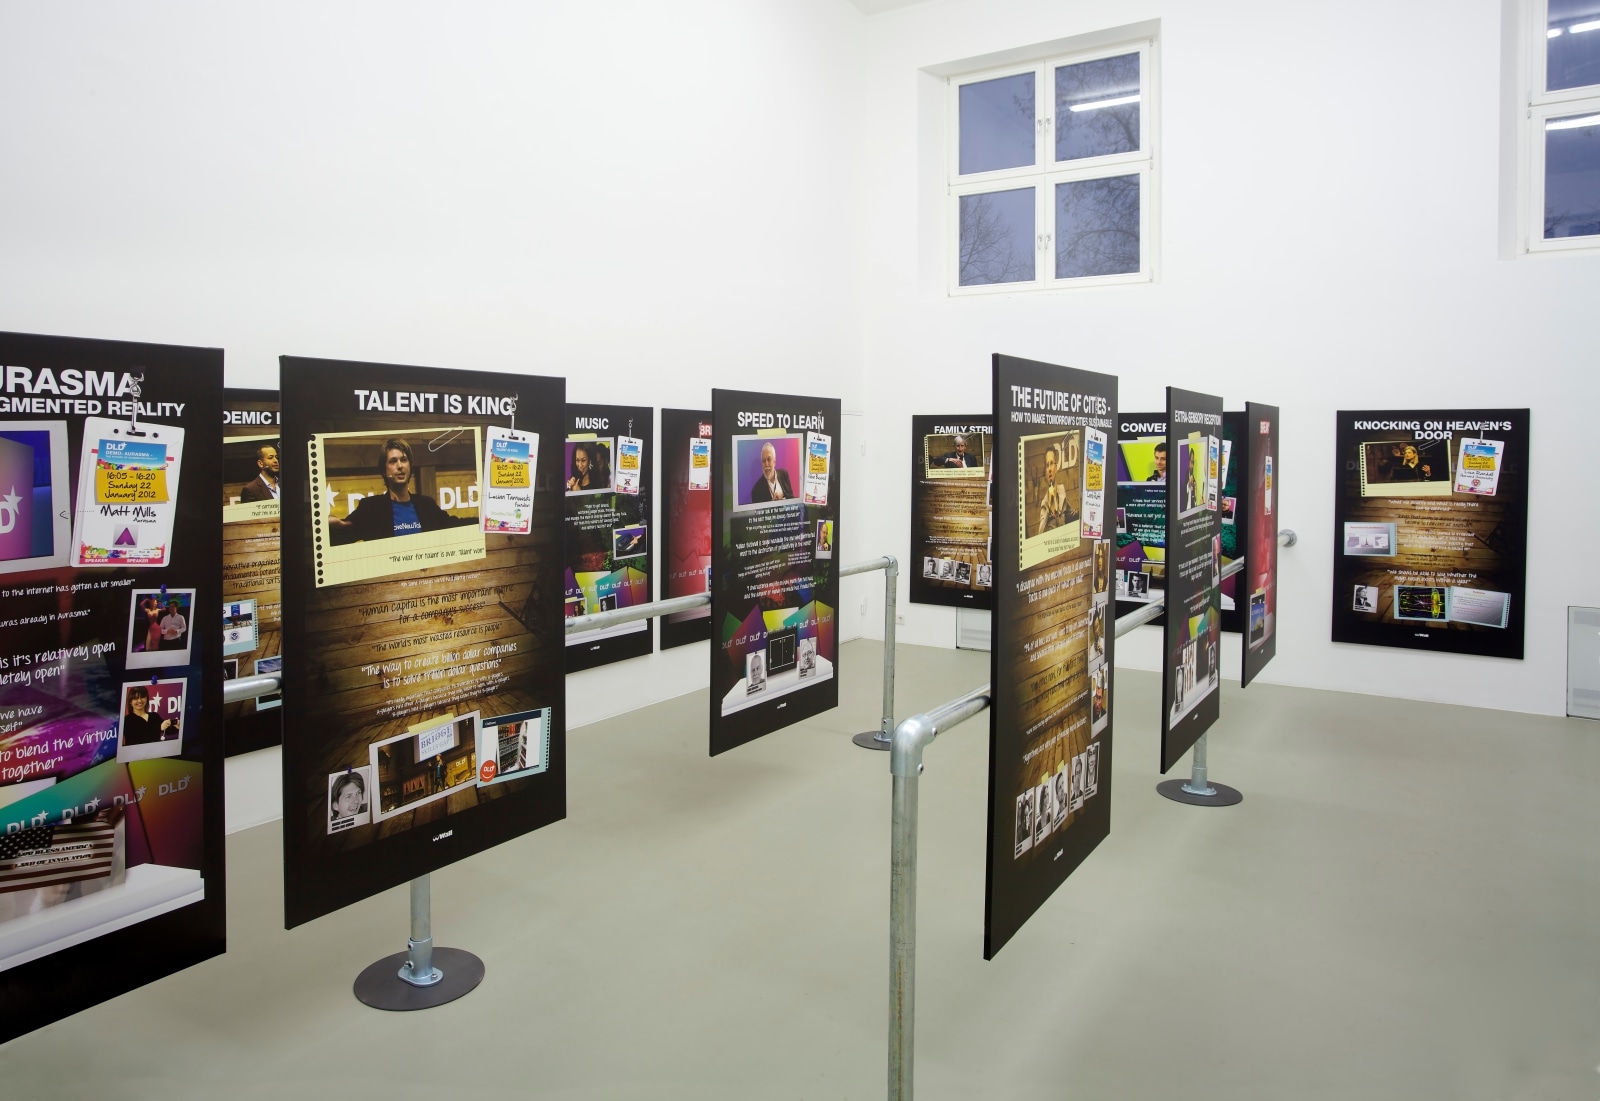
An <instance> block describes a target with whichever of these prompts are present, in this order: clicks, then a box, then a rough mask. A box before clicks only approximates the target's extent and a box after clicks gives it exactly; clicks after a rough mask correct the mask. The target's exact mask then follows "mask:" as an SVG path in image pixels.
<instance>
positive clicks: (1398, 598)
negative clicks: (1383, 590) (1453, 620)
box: [1393, 585, 1450, 623]
mask: <svg viewBox="0 0 1600 1101" xmlns="http://www.w3.org/2000/svg"><path fill="white" fill-rule="evenodd" d="M1393 595H1394V618H1395V619H1399V620H1407V621H1410V622H1417V623H1447V622H1449V620H1450V590H1449V589H1447V588H1445V587H1444V586H1442V585H1396V586H1394V594H1393Z"/></svg>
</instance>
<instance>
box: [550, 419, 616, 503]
mask: <svg viewBox="0 0 1600 1101" xmlns="http://www.w3.org/2000/svg"><path fill="white" fill-rule="evenodd" d="M616 443H617V441H616V438H615V437H613V436H604V437H602V436H596V435H595V434H594V433H592V432H589V433H581V434H577V435H572V436H568V437H567V439H566V451H565V459H566V463H565V465H564V466H563V467H562V469H563V471H564V472H565V475H566V495H567V496H568V497H581V496H583V495H584V494H586V493H614V492H616V488H615V486H613V485H612V479H613V473H612V463H611V456H612V455H613V453H614V452H615V450H616Z"/></svg>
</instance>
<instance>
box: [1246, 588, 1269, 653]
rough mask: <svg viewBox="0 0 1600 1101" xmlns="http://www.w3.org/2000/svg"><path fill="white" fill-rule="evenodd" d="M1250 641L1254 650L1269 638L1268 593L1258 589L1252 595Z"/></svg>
mask: <svg viewBox="0 0 1600 1101" xmlns="http://www.w3.org/2000/svg"><path fill="white" fill-rule="evenodd" d="M1248 626H1249V632H1250V633H1249V639H1250V646H1251V647H1252V648H1254V647H1255V646H1256V645H1258V644H1259V643H1261V642H1263V641H1265V640H1266V637H1267V592H1266V590H1265V589H1257V590H1256V591H1255V592H1253V593H1251V594H1250V612H1249V624H1248Z"/></svg>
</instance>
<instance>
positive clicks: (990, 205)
mask: <svg viewBox="0 0 1600 1101" xmlns="http://www.w3.org/2000/svg"><path fill="white" fill-rule="evenodd" d="M1033 253H1034V231H1033V188H1031V187H1019V188H1017V189H1015V190H1013V191H990V192H987V193H985V194H982V195H963V196H961V274H960V282H961V285H962V286H963V287H982V286H986V285H988V284H990V283H1021V282H1024V281H1027V280H1031V279H1033V278H1034V274H1033Z"/></svg>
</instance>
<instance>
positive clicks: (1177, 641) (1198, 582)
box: [1161, 386, 1222, 773]
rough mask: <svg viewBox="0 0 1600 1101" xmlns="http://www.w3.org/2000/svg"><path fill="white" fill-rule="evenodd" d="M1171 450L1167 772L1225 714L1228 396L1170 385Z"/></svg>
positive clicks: (1165, 640) (1164, 690)
mask: <svg viewBox="0 0 1600 1101" xmlns="http://www.w3.org/2000/svg"><path fill="white" fill-rule="evenodd" d="M1167 453H1168V455H1169V456H1170V459H1169V463H1168V477H1167V571H1166V572H1167V614H1166V623H1165V625H1164V626H1163V628H1162V656H1163V662H1162V669H1161V699H1162V707H1161V771H1162V772H1163V773H1165V772H1167V771H1168V770H1169V769H1170V768H1172V766H1173V765H1174V764H1176V763H1177V762H1178V759H1179V758H1181V757H1182V756H1183V755H1184V754H1185V753H1187V752H1188V751H1189V748H1190V747H1191V746H1193V745H1194V743H1195V742H1196V741H1197V740H1198V739H1199V737H1200V735H1202V734H1204V733H1205V732H1206V731H1207V730H1208V729H1210V727H1211V725H1212V724H1213V723H1215V722H1216V721H1217V718H1218V716H1219V715H1220V713H1221V706H1220V705H1221V700H1222V651H1221V645H1222V577H1221V574H1222V499H1221V490H1222V486H1221V475H1222V399H1221V398H1218V397H1213V396H1211V395H1209V394H1197V393H1194V392H1192V391H1189V390H1180V389H1178V388H1177V387H1174V386H1169V387H1167Z"/></svg>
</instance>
